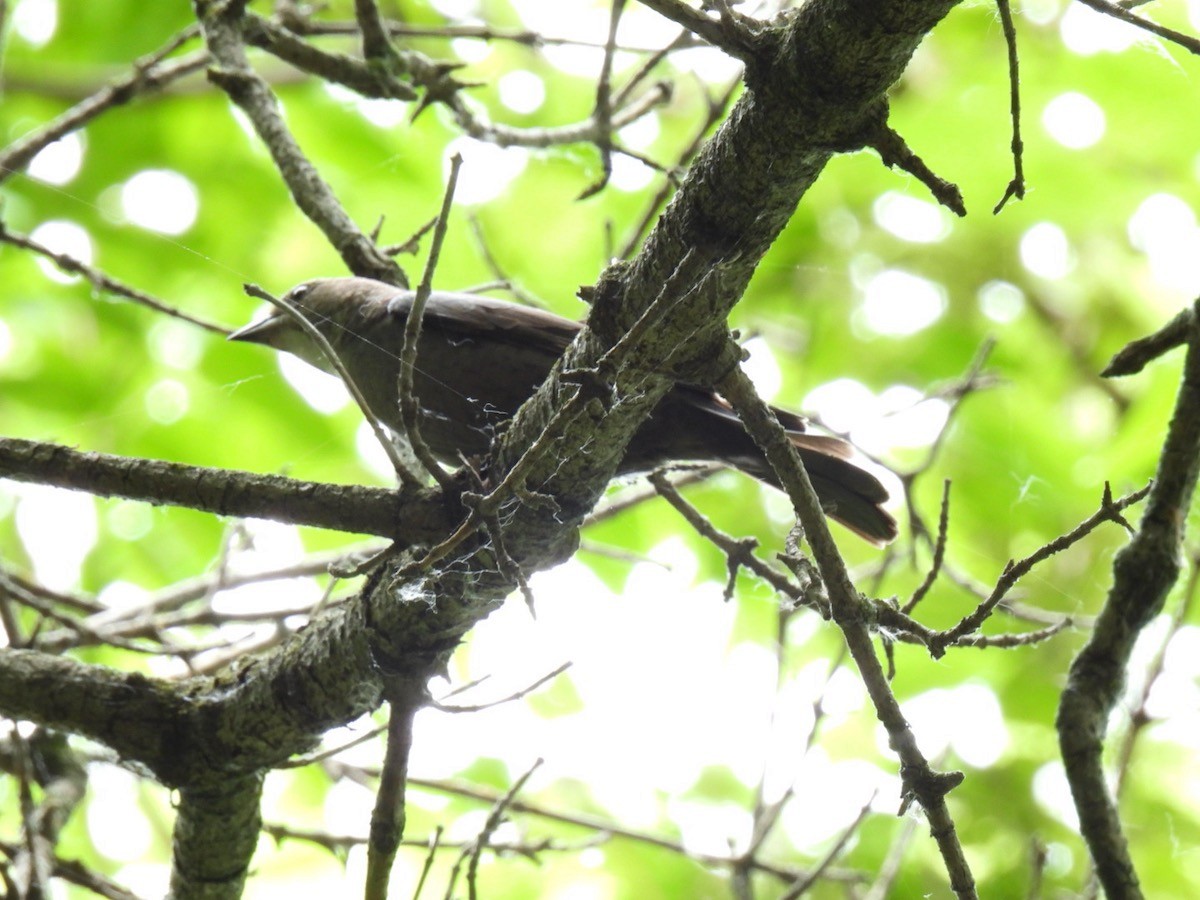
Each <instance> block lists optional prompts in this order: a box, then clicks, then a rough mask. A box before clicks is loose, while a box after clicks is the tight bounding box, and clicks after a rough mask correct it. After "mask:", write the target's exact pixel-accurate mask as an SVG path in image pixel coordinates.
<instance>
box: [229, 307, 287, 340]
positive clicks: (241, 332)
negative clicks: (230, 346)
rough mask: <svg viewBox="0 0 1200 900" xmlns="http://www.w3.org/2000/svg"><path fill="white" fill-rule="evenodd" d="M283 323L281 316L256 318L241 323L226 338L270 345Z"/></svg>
mask: <svg viewBox="0 0 1200 900" xmlns="http://www.w3.org/2000/svg"><path fill="white" fill-rule="evenodd" d="M283 325H284V318H283V316H280V315H270V316H267V317H266V318H265V319H258V320H257V321H254V322H251V323H250V324H249V325H243V326H242V327H241V328H239V329H238V330H237V331H235V332H233V333H232V334H230V335H229V337H227V338H226V340H229V341H246V342H247V343H251V344H266V345H267V346H268V347H270V346H272V345H273V344H274V342H275V338H276V336H277V335H278V334H279V331H280V328H281V327H282V326H283Z"/></svg>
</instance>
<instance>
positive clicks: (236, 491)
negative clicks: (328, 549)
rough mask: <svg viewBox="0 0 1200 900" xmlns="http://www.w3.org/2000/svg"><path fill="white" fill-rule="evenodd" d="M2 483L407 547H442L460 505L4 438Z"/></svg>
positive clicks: (428, 496)
mask: <svg viewBox="0 0 1200 900" xmlns="http://www.w3.org/2000/svg"><path fill="white" fill-rule="evenodd" d="M0 478H11V479H13V480H14V481H31V482H36V483H38V484H49V485H53V486H54V487H61V488H69V489H71V490H76V491H87V492H88V493H90V494H96V495H98V496H101V497H124V498H126V499H129V500H141V501H143V502H145V503H153V504H155V505H158V504H166V505H169V506H182V507H186V508H188V509H198V510H202V511H204V512H210V513H214V514H215V515H219V516H237V517H239V518H262V519H273V520H275V521H277V522H289V523H291V524H293V525H312V526H315V527H318V528H329V529H332V530H334V531H346V532H350V533H355V534H375V535H379V536H380V537H388V538H392V539H394V540H396V541H398V542H400V543H401V544H404V545H407V544H413V543H421V542H428V541H432V540H437V539H438V538H440V537H442V536H443V535H445V533H446V532H447V531H448V530H449V529H450V528H451V527H452V526H453V522H454V518H453V514H454V510H453V505H450V506H448V505H447V504H446V502H445V501H444V499H442V498H441V497H440V495H435V494H433V493H430V492H420V493H416V494H412V495H403V496H402V495H401V494H399V493H397V492H396V491H393V490H388V489H387V488H371V487H361V486H357V485H343V484H324V483H321V482H313V481H297V480H295V479H292V478H284V477H282V476H280V475H255V474H253V473H250V472H238V471H236V470H231V469H210V468H206V467H204V466H188V465H183V464H180V463H172V462H164V461H162V460H155V459H132V458H129V457H123V456H109V455H107V454H104V453H81V452H79V451H78V450H72V449H70V448H69V447H63V446H61V445H59V444H44V443H41V442H38V441H27V440H22V439H19V438H0Z"/></svg>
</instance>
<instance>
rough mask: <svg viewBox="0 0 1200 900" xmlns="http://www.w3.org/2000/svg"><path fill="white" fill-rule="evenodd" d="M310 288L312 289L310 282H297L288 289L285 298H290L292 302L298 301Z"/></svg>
mask: <svg viewBox="0 0 1200 900" xmlns="http://www.w3.org/2000/svg"><path fill="white" fill-rule="evenodd" d="M310 290H312V285H311V284H298V285H296V286H295V287H294V288H292V289H291V290H290V291H288V295H287V299H288V300H291V301H292V302H293V303H299V302H300V301H301V300H303V299H304V296H305V295H306V294H307V293H308V292H309V291H310Z"/></svg>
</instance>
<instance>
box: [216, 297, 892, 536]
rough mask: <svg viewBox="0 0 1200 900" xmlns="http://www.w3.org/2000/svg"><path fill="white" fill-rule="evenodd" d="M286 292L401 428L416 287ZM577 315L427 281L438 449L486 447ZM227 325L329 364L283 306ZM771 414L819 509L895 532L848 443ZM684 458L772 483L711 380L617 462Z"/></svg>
mask: <svg viewBox="0 0 1200 900" xmlns="http://www.w3.org/2000/svg"><path fill="white" fill-rule="evenodd" d="M287 299H288V300H289V301H290V302H292V303H293V304H295V305H296V306H297V307H299V308H300V309H301V310H302V311H303V312H304V313H305V315H306V316H307V317H308V318H309V319H310V321H311V322H312V323H313V325H315V326H316V327H317V328H318V329H319V330H320V331H321V333H322V334H323V335H324V336H325V337H326V338H327V339H328V340H329V342H330V344H331V345H332V346H333V348H334V350H335V351H336V352H337V354H338V357H339V359H341V361H342V362H343V364H345V366H346V368H347V369H348V370H349V372H350V374H351V376H352V377H353V378H354V381H355V383H356V384H357V385H358V387H359V389H360V390H361V391H362V392H363V394H364V396H365V398H366V401H367V405H368V406H369V407H370V408H371V410H372V412H374V413H375V415H376V416H378V417H379V419H380V421H382V422H383V423H384V424H385V425H387V426H388V427H389V428H392V429H395V430H396V431H402V430H403V425H402V422H401V417H400V411H399V402H398V399H397V374H398V371H399V358H400V350H401V347H402V346H403V343H404V324H405V320H406V318H407V316H408V312H409V310H410V309H411V308H412V300H413V294H412V292H411V291H403V290H400V289H398V288H394V287H392V286H390V285H387V284H384V283H382V282H378V281H372V280H370V279H366V278H323V279H317V280H315V281H308V282H305V283H303V284H300V285H297V286H296V287H295V288H293V289H292V290H291V292H290V293H289V294H288V295H287ZM581 327H582V326H581V325H580V324H579V323H577V322H572V321H571V320H569V319H564V318H561V317H559V316H556V315H553V314H551V313H548V312H543V311H542V310H538V309H532V308H530V307H526V306H518V305H516V304H514V303H507V302H505V301H502V300H493V299H490V298H486V297H476V296H472V295H467V294H449V293H442V292H434V293H433V294H432V295H431V296H430V298H429V302H428V304H427V305H426V307H425V316H424V319H423V321H422V324H421V340H420V342H419V344H418V346H417V361H416V368H415V371H414V378H413V389H414V393H415V395H416V397H417V400H418V401H419V403H420V406H421V415H420V419H419V423H420V428H421V434H422V436H423V437H424V438H425V441H426V443H428V444H429V446H430V449H431V450H432V451H433V452H434V454H436V455H437V456H438V457H439V458H442V459H444V460H447V461H449V462H456V461H457V460H458V455H459V454H460V453H462V454H465V455H468V456H472V455H479V454H483V453H486V452H487V450H488V448H489V446H490V445H491V440H492V437H493V434H494V431H495V426H496V425H497V424H499V423H501V422H503V421H504V420H506V419H508V418H509V417H511V416H512V415H513V414H514V413H515V412H516V410H517V408H518V407H519V406H520V405H521V404H522V403H523V402H524V401H525V400H526V399H528V398H529V396H530V395H532V394H533V392H534V390H535V389H536V388H537V386H538V385H539V384H541V383H542V382H543V381H544V380H545V379H546V376H547V375H548V374H549V373H550V369H551V367H552V366H553V365H554V363H555V362H556V361H557V360H558V358H559V357H560V356H561V355H562V353H563V351H564V350H565V349H566V347H567V345H568V344H569V343H570V342H571V340H572V339H573V338H574V337H575V335H576V334H578V333H579V330H580V328H581ZM229 337H230V339H231V340H239V341H252V342H254V343H259V344H265V345H267V346H270V347H274V348H275V349H277V350H286V351H288V352H290V353H293V354H295V355H296V356H299V357H300V358H301V359H303V360H305V361H307V362H309V363H312V364H313V365H315V366H317V367H319V368H322V369H325V370H327V371H328V370H329V365H328V363H327V362H326V360H325V358H324V356H323V354H322V353H321V351H320V350H319V349H318V348H317V347H316V345H315V344H314V343H313V342H312V341H311V340H310V339H309V338H308V337H307V336H306V335H305V334H304V333H303V331H301V329H300V328H299V327H298V326H297V325H296V324H295V323H294V322H293V321H292V320H291V318H289V317H288V316H286V315H284V314H282V313H279V312H276V313H274V314H273V315H270V316H268V317H267V318H266V319H263V320H261V321H258V322H254V323H251V324H250V325H247V326H246V327H244V328H242V329H240V330H238V331H236V332H234V333H233V334H231V335H230V336H229ZM775 414H776V415H777V416H778V417H779V421H780V422H781V423H782V424H783V426H784V427H785V428H786V429H787V431H788V437H789V438H790V439H791V441H792V443H793V444H794V445H795V446H796V449H797V450H798V451H799V452H800V456H801V458H802V459H803V460H804V465H805V468H806V469H807V470H808V473H809V476H810V477H811V478H812V482H813V487H814V488H816V491H817V494H818V496H819V497H820V498H821V504H822V506H823V507H824V508H825V511H826V513H827V514H828V515H829V516H831V517H832V518H834V519H836V520H838V521H839V522H841V523H842V524H843V525H845V526H846V527H848V528H850V529H851V530H852V531H854V532H856V533H858V534H859V535H861V536H862V537H864V538H866V539H867V540H869V541H871V542H872V543H875V544H882V543H886V542H887V541H890V540H891V539H892V538H894V537H895V536H896V523H895V520H894V519H892V517H891V516H890V515H889V514H888V513H887V512H886V511H885V510H884V509H883V508H882V504H883V502H884V501H886V500H887V497H888V495H887V491H886V490H885V489H884V487H883V485H882V484H880V482H879V480H878V479H876V478H875V476H874V475H872V474H870V473H869V472H867V471H865V470H864V469H861V468H859V467H858V466H856V465H855V464H854V463H853V462H851V461H850V457H851V456H852V450H851V447H850V445H849V444H847V443H846V442H845V441H842V440H839V439H838V438H834V437H827V436H825V435H817V434H809V433H807V432H806V431H805V423H804V419H802V418H801V417H800V416H797V415H794V414H792V413H789V412H786V411H784V410H780V409H776V410H775ZM683 460H697V461H710V462H720V463H724V464H726V465H730V466H733V467H735V468H738V469H741V470H742V471H743V472H746V473H747V474H749V475H752V476H754V477H755V478H757V479H759V480H760V481H763V482H766V483H767V484H771V485H775V486H777V485H778V482H777V480H776V478H775V476H774V473H773V472H772V470H771V467H770V465H769V464H768V463H767V461H766V459H765V458H764V457H763V455H762V453H761V452H760V451H759V450H758V448H757V447H756V446H755V444H754V442H753V440H752V439H751V438H750V436H749V435H748V434H747V433H746V431H745V429H744V428H743V427H742V424H741V422H740V421H739V420H738V418H737V417H736V416H735V415H734V414H733V413H732V412H731V411H730V409H729V407H728V405H727V404H726V403H725V402H724V401H723V400H721V398H720V397H718V396H717V395H716V394H714V393H713V392H712V391H710V390H707V389H705V388H701V387H697V386H694V385H687V384H680V385H677V386H676V387H675V388H674V389H672V390H671V391H670V392H669V393H668V394H667V395H666V396H665V397H664V398H663V399H662V401H661V402H660V403H659V405H658V407H657V408H656V409H655V411H654V413H653V414H652V415H651V416H650V418H649V419H647V420H646V422H645V423H644V424H643V425H642V427H641V428H640V429H639V430H638V432H637V433H636V434H635V435H634V437H633V440H632V441H631V442H630V444H629V447H628V449H627V451H626V454H625V458H624V460H623V461H622V463H621V466H620V470H619V471H620V473H629V472H641V471H648V470H650V469H653V468H655V467H656V466H659V465H663V464H665V463H669V462H673V461H683Z"/></svg>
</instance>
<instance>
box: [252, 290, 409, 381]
mask: <svg viewBox="0 0 1200 900" xmlns="http://www.w3.org/2000/svg"><path fill="white" fill-rule="evenodd" d="M395 292H396V289H395V288H394V287H392V286H391V285H388V284H384V283H383V282H381V281H373V280H371V279H369V278H314V279H312V280H311V281H304V282H301V283H300V284H298V285H296V286H295V287H294V288H292V289H291V290H290V291H288V292H287V293H286V294H284V295H283V299H284V300H285V301H287V302H288V303H290V304H291V305H292V306H294V307H296V308H297V309H298V310H299V311H300V312H301V313H303V314H304V317H305V318H306V319H308V320H309V322H311V323H312V324H313V325H314V326H316V328H317V330H318V331H320V332H321V334H323V335H324V336H325V338H326V339H327V340H328V341H329V342H330V343H331V344H332V345H333V346H334V348H335V349H336V348H337V347H338V346H339V344H341V343H342V340H343V337H344V335H345V334H347V333H356V332H357V331H358V330H359V328H360V327H361V326H362V325H363V324H365V323H366V322H368V321H370V320H371V319H372V318H373V317H374V316H373V314H376V311H378V310H381V309H383V308H384V306H385V304H386V302H387V300H388V298H389V297H391V296H393V295H394V294H395ZM229 340H231V341H246V342H248V343H253V344H263V345H265V346H267V347H273V348H275V349H276V350H285V351H287V352H288V353H292V354H295V355H296V356H298V357H300V358H301V359H303V360H304V361H305V362H308V363H311V364H312V365H314V366H317V367H319V368H321V369H325V370H326V371H328V370H329V364H328V362H327V361H326V359H325V355H324V354H323V353H322V352H321V351H320V350H319V349H318V348H317V346H316V345H315V344H314V343H313V341H312V340H311V339H310V338H309V337H308V335H307V334H306V333H305V332H304V330H303V329H302V328H301V327H300V325H299V324H298V323H297V322H296V321H295V320H294V319H293V318H292V317H291V316H289V315H288V314H287V313H285V312H284V311H283V310H279V309H275V310H272V311H271V312H270V314H268V315H267V316H265V317H263V318H260V319H256V320H255V321H253V322H251V323H250V324H249V325H245V326H243V327H242V328H239V329H238V330H237V331H234V332H233V333H232V334H230V335H229Z"/></svg>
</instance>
